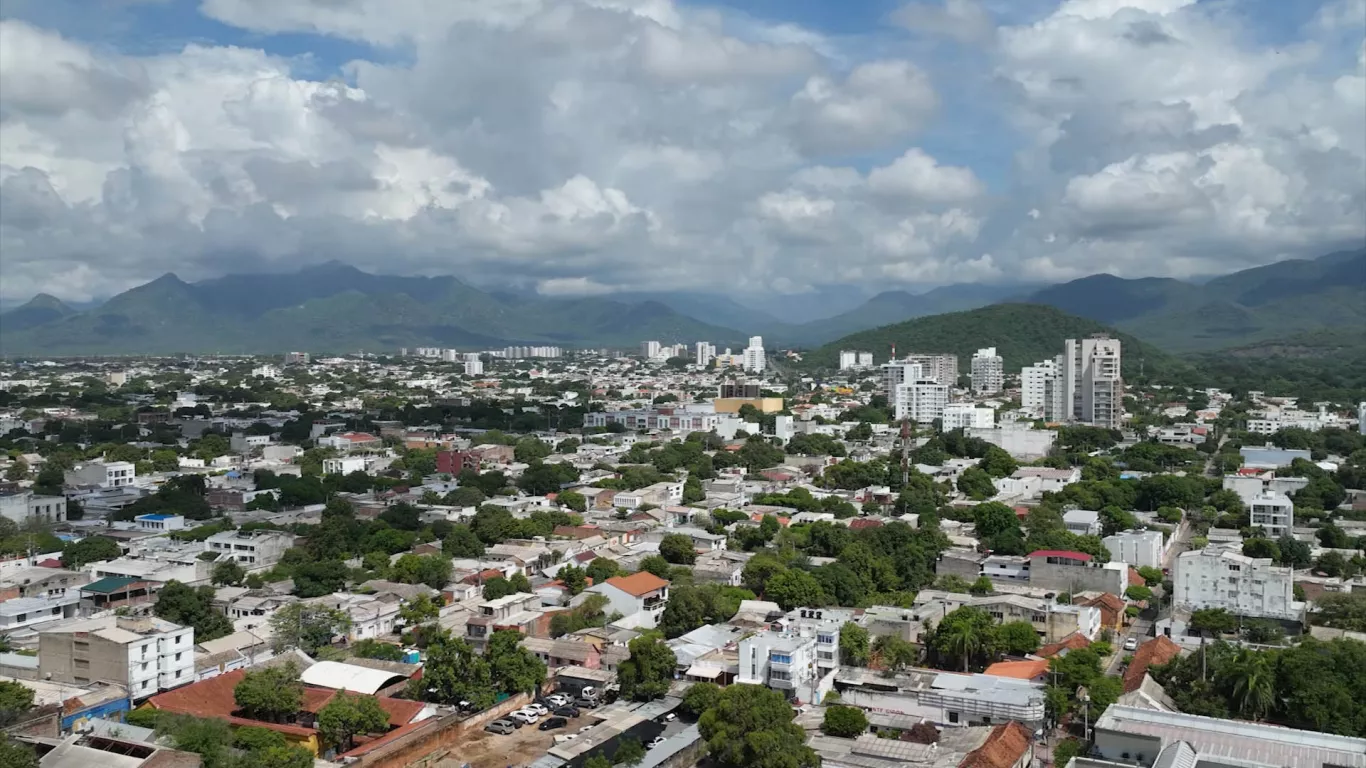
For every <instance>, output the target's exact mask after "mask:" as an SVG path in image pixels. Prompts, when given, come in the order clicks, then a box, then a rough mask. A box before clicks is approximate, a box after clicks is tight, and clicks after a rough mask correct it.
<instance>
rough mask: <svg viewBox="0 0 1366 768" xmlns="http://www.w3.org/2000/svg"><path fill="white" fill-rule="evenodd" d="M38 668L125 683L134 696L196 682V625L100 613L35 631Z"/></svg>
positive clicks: (65, 678)
mask: <svg viewBox="0 0 1366 768" xmlns="http://www.w3.org/2000/svg"><path fill="white" fill-rule="evenodd" d="M38 637H39V644H38V659H39V661H38V671H39V673H40V674H42V675H43V676H44V677H50V679H52V680H58V681H61V682H64V683H75V684H77V685H84V684H86V683H89V682H91V681H95V680H105V681H109V682H114V683H118V684H119V685H126V686H127V687H128V693H129V695H130V696H131V697H132V698H133V700H134V701H136V700H139V699H144V698H146V697H148V696H151V695H152V694H154V693H156V692H158V691H164V690H168V689H171V688H175V687H177V686H180V685H185V684H186V683H191V682H194V679H195V668H194V628H193V627H182V626H180V625H179V624H172V623H171V622H169V621H163V620H161V619H156V618H132V617H126V616H104V617H101V618H97V619H86V620H84V621H75V622H69V623H65V624H62V625H60V626H57V627H53V628H51V629H48V630H45V631H43V632H42V633H40V634H39V636H38Z"/></svg>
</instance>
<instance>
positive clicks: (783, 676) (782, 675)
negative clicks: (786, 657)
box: [768, 669, 792, 680]
mask: <svg viewBox="0 0 1366 768" xmlns="http://www.w3.org/2000/svg"><path fill="white" fill-rule="evenodd" d="M768 679H769V680H791V679H792V675H791V674H790V673H788V672H787V671H786V670H782V669H774V670H770V671H769V673H768Z"/></svg>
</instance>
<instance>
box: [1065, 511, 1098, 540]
mask: <svg viewBox="0 0 1366 768" xmlns="http://www.w3.org/2000/svg"><path fill="white" fill-rule="evenodd" d="M1062 523H1063V525H1065V526H1067V530H1068V532H1070V533H1075V534H1076V535H1078V536H1099V535H1100V513H1099V512H1094V511H1092V510H1089V509H1069V510H1067V511H1066V512H1064V513H1062Z"/></svg>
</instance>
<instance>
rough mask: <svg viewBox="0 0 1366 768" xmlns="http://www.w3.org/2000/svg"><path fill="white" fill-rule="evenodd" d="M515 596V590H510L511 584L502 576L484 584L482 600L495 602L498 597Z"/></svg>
mask: <svg viewBox="0 0 1366 768" xmlns="http://www.w3.org/2000/svg"><path fill="white" fill-rule="evenodd" d="M515 594H517V590H515V589H513V588H512V582H510V581H508V580H507V579H505V578H503V577H502V576H494V577H493V578H491V579H489V580H488V581H486V582H484V599H485V600H497V599H498V598H500V597H507V596H508V595H515Z"/></svg>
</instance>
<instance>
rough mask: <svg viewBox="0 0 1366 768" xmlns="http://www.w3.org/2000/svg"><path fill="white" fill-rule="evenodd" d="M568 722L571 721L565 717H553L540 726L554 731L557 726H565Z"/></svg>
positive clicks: (545, 729) (544, 729) (542, 728)
mask: <svg viewBox="0 0 1366 768" xmlns="http://www.w3.org/2000/svg"><path fill="white" fill-rule="evenodd" d="M568 724H569V721H568V720H565V719H564V718H563V717H552V718H550V719H549V720H547V721H545V722H544V723H541V726H540V728H541V730H543V731H553V730H555V729H556V728H563V727H565V726H566V725H568Z"/></svg>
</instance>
